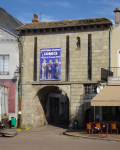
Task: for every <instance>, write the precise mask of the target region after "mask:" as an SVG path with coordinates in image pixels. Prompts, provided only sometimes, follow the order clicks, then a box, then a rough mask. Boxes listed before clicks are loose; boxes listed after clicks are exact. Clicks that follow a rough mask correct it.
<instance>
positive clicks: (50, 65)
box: [40, 48, 61, 80]
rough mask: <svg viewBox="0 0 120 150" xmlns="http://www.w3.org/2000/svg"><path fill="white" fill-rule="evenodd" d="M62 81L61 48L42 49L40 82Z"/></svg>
mask: <svg viewBox="0 0 120 150" xmlns="http://www.w3.org/2000/svg"><path fill="white" fill-rule="evenodd" d="M60 79H61V48H46V49H40V80H60Z"/></svg>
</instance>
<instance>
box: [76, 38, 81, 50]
mask: <svg viewBox="0 0 120 150" xmlns="http://www.w3.org/2000/svg"><path fill="white" fill-rule="evenodd" d="M76 39H77V42H76V46H77V49H80V37H79V36H77V37H76Z"/></svg>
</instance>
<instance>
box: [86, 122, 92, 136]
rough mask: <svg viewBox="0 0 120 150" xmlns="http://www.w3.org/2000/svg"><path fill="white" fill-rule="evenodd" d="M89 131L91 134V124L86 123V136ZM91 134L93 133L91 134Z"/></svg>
mask: <svg viewBox="0 0 120 150" xmlns="http://www.w3.org/2000/svg"><path fill="white" fill-rule="evenodd" d="M89 129H90V130H91V132H92V128H91V124H89V123H86V134H87V130H89ZM92 133H93V132H92Z"/></svg>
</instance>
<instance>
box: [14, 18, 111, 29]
mask: <svg viewBox="0 0 120 150" xmlns="http://www.w3.org/2000/svg"><path fill="white" fill-rule="evenodd" d="M105 23H106V24H107V23H108V24H111V21H110V20H109V19H108V18H105V17H104V18H91V19H77V20H63V21H53V22H32V23H26V24H24V25H22V26H21V27H18V28H17V30H29V29H42V28H57V27H72V26H80V25H92V24H105Z"/></svg>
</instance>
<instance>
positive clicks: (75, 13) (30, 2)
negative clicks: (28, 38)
mask: <svg viewBox="0 0 120 150" xmlns="http://www.w3.org/2000/svg"><path fill="white" fill-rule="evenodd" d="M0 7H2V8H4V9H5V10H6V11H7V12H8V13H10V14H11V15H12V16H14V17H15V18H16V19H18V20H19V21H21V22H22V23H30V22H31V20H32V19H33V14H37V15H38V19H39V20H40V13H42V14H41V21H42V22H44V21H45V22H46V21H59V20H72V19H86V18H97V17H107V18H108V19H110V20H114V18H115V17H114V12H113V10H115V8H116V7H118V8H120V0H1V2H0Z"/></svg>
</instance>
